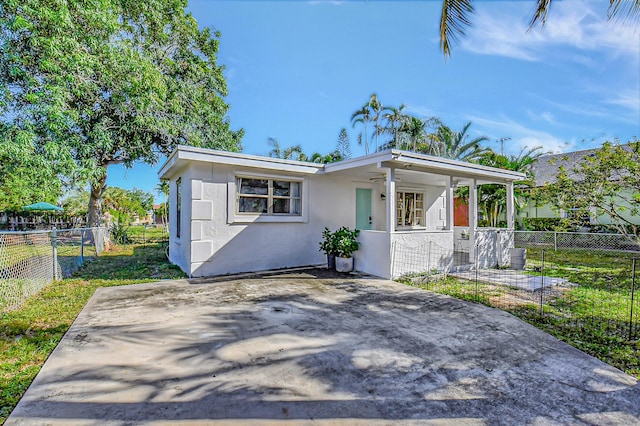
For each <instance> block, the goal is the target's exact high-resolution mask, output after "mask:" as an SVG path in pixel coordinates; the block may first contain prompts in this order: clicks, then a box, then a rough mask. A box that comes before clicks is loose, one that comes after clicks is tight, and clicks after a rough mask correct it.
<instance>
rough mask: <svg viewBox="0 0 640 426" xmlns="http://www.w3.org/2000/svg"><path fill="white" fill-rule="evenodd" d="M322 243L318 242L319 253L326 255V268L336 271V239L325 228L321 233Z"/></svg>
mask: <svg viewBox="0 0 640 426" xmlns="http://www.w3.org/2000/svg"><path fill="white" fill-rule="evenodd" d="M322 238H323V239H322V241H320V251H323V252H324V253H325V254H326V255H327V268H328V269H331V270H334V269H336V247H335V246H336V239H335V236H334V233H333V232H331V231H330V230H329V228H327V227H326V226H325V228H324V231H322Z"/></svg>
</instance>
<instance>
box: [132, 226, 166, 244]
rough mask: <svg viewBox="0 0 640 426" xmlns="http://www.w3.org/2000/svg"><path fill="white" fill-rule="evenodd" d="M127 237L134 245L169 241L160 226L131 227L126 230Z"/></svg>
mask: <svg viewBox="0 0 640 426" xmlns="http://www.w3.org/2000/svg"><path fill="white" fill-rule="evenodd" d="M127 237H128V239H129V241H131V242H132V243H134V244H148V243H160V242H163V241H165V242H166V241H168V240H169V234H167V231H166V230H165V228H164V227H162V226H158V227H156V226H150V227H145V226H131V227H129V228H127Z"/></svg>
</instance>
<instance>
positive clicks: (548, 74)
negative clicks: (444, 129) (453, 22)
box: [108, 0, 640, 191]
mask: <svg viewBox="0 0 640 426" xmlns="http://www.w3.org/2000/svg"><path fill="white" fill-rule="evenodd" d="M608 3H609V2H608V1H604V0H598V1H581V0H567V1H562V2H554V3H553V5H552V9H551V13H550V15H549V19H548V21H547V25H546V26H545V28H544V29H543V30H538V29H536V30H533V31H531V32H527V26H528V22H529V19H530V16H531V12H532V9H533V5H534V3H533V1H514V2H510V1H476V2H475V7H476V13H475V15H474V16H473V27H472V28H470V29H468V30H467V36H466V37H465V38H464V39H462V40H461V42H460V44H458V45H456V46H454V49H453V55H452V57H451V58H449V59H448V60H447V61H446V62H445V60H444V58H443V55H442V52H441V51H440V50H439V46H438V43H439V40H438V22H439V18H440V7H441V2H440V1H393V2H392V1H230V0H229V1H213V0H200V1H193V0H191V1H190V2H189V10H190V11H191V12H192V13H193V15H194V16H195V18H196V19H197V20H198V22H199V24H200V25H201V26H209V27H214V28H215V29H217V30H219V31H220V32H221V33H222V38H221V40H220V52H219V55H218V62H219V64H222V65H224V66H225V67H226V70H225V77H226V79H227V83H228V87H229V96H228V97H227V98H226V100H227V102H228V103H229V104H230V105H231V108H230V110H229V118H230V121H231V125H232V128H244V129H245V137H244V139H243V142H242V145H243V152H245V153H248V154H259V155H266V154H267V153H268V152H269V149H270V148H269V146H268V145H267V138H269V137H274V138H276V139H278V141H279V142H280V144H281V145H282V146H284V147H286V146H291V145H296V144H300V145H302V147H303V149H304V151H305V152H307V153H309V154H310V153H313V152H316V151H317V152H321V153H327V152H329V151H331V150H333V149H334V148H335V145H336V141H337V138H338V133H339V132H340V129H341V128H342V127H345V128H347V130H348V132H349V136H350V139H351V147H352V152H353V155H354V156H358V155H363V154H364V148H362V147H359V146H358V145H357V143H356V139H357V134H358V133H359V132H360V128H357V127H356V128H352V126H351V123H350V117H351V114H352V113H353V112H354V111H355V110H357V109H359V108H360V107H362V105H364V103H365V102H366V101H367V100H368V98H369V95H370V94H371V93H373V92H375V93H377V94H378V97H379V99H380V100H381V101H382V103H383V104H384V105H385V106H396V107H397V106H399V105H400V104H402V103H405V104H406V105H407V108H406V111H407V112H409V113H411V114H413V115H416V116H418V117H420V118H425V117H432V116H436V117H439V118H441V119H442V120H443V121H444V122H445V124H447V125H449V126H450V127H451V128H453V129H460V128H461V127H462V126H463V125H464V124H465V123H466V122H468V121H471V122H472V123H473V124H472V125H471V128H470V131H471V135H472V136H480V135H486V136H488V137H489V138H490V139H491V142H489V144H488V145H489V146H492V147H493V148H494V149H500V144H499V143H498V142H497V140H498V139H499V138H503V137H507V138H511V139H510V140H509V141H507V142H505V145H504V149H505V151H506V152H507V153H517V152H519V151H520V149H521V148H522V147H524V146H527V147H534V146H542V147H544V149H545V150H549V151H553V152H563V151H572V150H578V149H587V148H591V147H593V146H596V145H598V144H600V143H602V142H603V141H604V140H607V139H609V140H610V139H613V138H616V137H617V138H620V140H622V141H627V140H629V139H631V138H632V137H634V136H640V24H634V25H626V24H625V22H621V21H615V22H607V21H606V9H607V5H608ZM158 167H159V165H156V166H147V165H144V164H136V165H135V166H134V167H133V168H132V169H129V170H126V169H124V168H123V167H120V166H112V167H109V179H108V184H109V185H111V186H120V187H123V188H133V187H137V188H141V189H144V190H148V191H151V190H153V187H154V186H155V185H156V184H157V182H158V180H157V169H158Z"/></svg>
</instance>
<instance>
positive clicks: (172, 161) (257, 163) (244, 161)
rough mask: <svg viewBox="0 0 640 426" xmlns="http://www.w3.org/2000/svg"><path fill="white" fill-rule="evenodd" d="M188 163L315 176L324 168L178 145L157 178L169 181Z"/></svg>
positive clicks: (306, 163)
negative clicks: (194, 162)
mask: <svg viewBox="0 0 640 426" xmlns="http://www.w3.org/2000/svg"><path fill="white" fill-rule="evenodd" d="M189 161H199V162H204V163H217V164H227V165H232V166H242V167H253V168H259V169H266V170H275V171H281V172H290V173H299V174H316V173H319V172H321V171H322V169H323V168H324V165H323V164H316V163H308V162H305V161H294V160H283V159H281V158H271V157H262V156H257V155H249V154H241V153H238V152H227V151H217V150H212V149H207V148H196V147H192V146H185V145H179V146H178V147H177V148H176V150H175V151H173V152H172V153H171V155H170V156H169V158H168V159H167V161H165V163H164V164H163V165H162V167H160V170H159V171H158V176H159V178H160V179H169V178H170V177H171V176H173V175H174V174H175V173H177V172H178V171H179V170H181V169H182V168H183V167H184V166H185V165H186V163H187V162H189Z"/></svg>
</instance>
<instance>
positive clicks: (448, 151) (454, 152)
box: [433, 122, 489, 161]
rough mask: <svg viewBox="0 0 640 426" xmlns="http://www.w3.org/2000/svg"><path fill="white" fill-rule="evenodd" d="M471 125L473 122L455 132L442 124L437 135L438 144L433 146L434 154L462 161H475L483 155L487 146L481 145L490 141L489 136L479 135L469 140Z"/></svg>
mask: <svg viewBox="0 0 640 426" xmlns="http://www.w3.org/2000/svg"><path fill="white" fill-rule="evenodd" d="M469 127H471V122H468V123H467V124H465V125H464V127H463V128H462V130H461V131H459V132H454V131H453V130H451V129H450V128H449V127H447V126H445V125H444V124H443V125H440V127H439V128H438V130H437V131H436V135H435V137H436V139H437V144H436V146H434V147H433V148H434V155H436V156H438V157H443V158H449V159H451V160H460V161H475V160H478V159H479V158H480V157H482V155H483V154H484V153H486V152H487V148H483V147H482V146H480V143H481V142H485V141H488V140H489V138H488V137H486V136H479V137H477V138H474V139H472V140H470V141H469V140H468V139H469V135H468V134H467V131H468V130H469Z"/></svg>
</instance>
